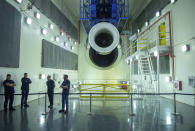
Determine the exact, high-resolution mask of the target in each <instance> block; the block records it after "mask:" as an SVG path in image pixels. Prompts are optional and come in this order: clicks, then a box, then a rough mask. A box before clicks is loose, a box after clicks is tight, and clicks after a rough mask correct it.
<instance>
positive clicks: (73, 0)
mask: <svg viewBox="0 0 195 131" xmlns="http://www.w3.org/2000/svg"><path fill="white" fill-rule="evenodd" d="M53 1H58V2H59V1H63V2H62V3H65V5H64V6H65V7H66V8H67V9H68V10H69V11H71V14H73V15H74V17H76V19H77V20H79V17H80V0H53ZM150 1H151V0H129V4H130V18H131V20H132V19H135V18H136V17H137V16H139V14H140V13H141V12H142V11H143V9H144V8H145V7H146V6H147V5H148V3H149V2H150Z"/></svg>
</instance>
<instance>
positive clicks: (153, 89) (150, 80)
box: [138, 51, 157, 93]
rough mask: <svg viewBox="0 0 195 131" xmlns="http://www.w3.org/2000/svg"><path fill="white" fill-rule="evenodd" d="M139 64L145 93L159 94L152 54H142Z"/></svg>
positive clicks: (145, 52) (146, 52)
mask: <svg viewBox="0 0 195 131" xmlns="http://www.w3.org/2000/svg"><path fill="white" fill-rule="evenodd" d="M138 63H139V64H138V66H139V67H138V68H139V72H140V73H139V74H140V77H141V83H142V85H143V88H144V92H150V93H157V86H156V83H157V80H156V74H155V72H154V69H153V65H152V60H151V56H150V53H149V52H148V51H144V52H142V53H140V55H139V59H138Z"/></svg>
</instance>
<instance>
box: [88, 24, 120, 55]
mask: <svg viewBox="0 0 195 131" xmlns="http://www.w3.org/2000/svg"><path fill="white" fill-rule="evenodd" d="M88 38H89V44H90V46H91V47H92V48H93V49H94V50H95V51H97V52H98V53H99V54H101V55H107V54H110V53H111V52H112V51H113V50H114V49H115V48H116V47H117V46H118V44H119V39H120V35H119V31H118V30H117V28H116V27H115V26H114V25H113V24H110V23H108V22H101V23H98V24H96V25H94V26H93V27H92V28H91V30H90V32H89V36H88Z"/></svg>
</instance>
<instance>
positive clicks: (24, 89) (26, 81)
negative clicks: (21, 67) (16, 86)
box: [21, 73, 32, 107]
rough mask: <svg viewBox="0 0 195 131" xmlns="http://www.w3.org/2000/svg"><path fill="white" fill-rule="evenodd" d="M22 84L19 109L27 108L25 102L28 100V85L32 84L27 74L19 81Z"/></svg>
mask: <svg viewBox="0 0 195 131" xmlns="http://www.w3.org/2000/svg"><path fill="white" fill-rule="evenodd" d="M21 82H22V86H21V90H22V98H21V107H23V106H24V107H29V105H28V104H27V100H28V94H29V84H31V83H32V81H31V80H30V79H29V78H28V74H27V73H24V77H23V78H22V79H21Z"/></svg>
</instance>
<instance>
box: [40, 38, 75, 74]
mask: <svg viewBox="0 0 195 131" xmlns="http://www.w3.org/2000/svg"><path fill="white" fill-rule="evenodd" d="M42 67H45V68H54V69H65V70H78V55H76V54H74V53H72V52H70V51H68V50H65V49H63V48H61V47H59V46H57V45H55V44H53V43H51V42H49V41H46V40H44V39H43V40H42Z"/></svg>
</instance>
